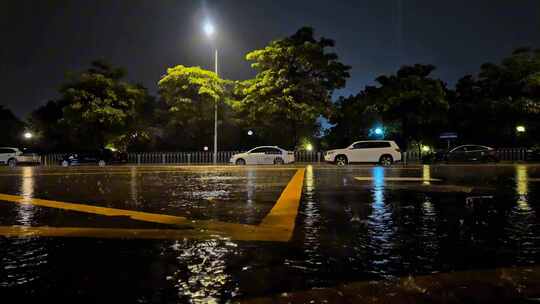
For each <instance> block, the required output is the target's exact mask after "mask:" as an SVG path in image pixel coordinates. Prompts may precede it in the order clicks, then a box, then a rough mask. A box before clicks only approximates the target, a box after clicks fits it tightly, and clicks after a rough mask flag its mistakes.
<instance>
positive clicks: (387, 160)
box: [379, 155, 394, 167]
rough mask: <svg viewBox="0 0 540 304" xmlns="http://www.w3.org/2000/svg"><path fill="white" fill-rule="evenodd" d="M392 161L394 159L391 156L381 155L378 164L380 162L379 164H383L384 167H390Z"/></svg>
mask: <svg viewBox="0 0 540 304" xmlns="http://www.w3.org/2000/svg"><path fill="white" fill-rule="evenodd" d="M393 162H394V159H393V158H392V156H391V155H383V156H381V158H380V159H379V164H381V166H384V167H390V166H391V165H392V163H393Z"/></svg>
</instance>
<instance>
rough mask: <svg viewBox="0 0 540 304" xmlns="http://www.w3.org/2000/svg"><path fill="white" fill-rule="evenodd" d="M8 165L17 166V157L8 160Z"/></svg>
mask: <svg viewBox="0 0 540 304" xmlns="http://www.w3.org/2000/svg"><path fill="white" fill-rule="evenodd" d="M8 166H9V167H10V168H15V167H17V160H16V159H15V158H11V159H10V160H8Z"/></svg>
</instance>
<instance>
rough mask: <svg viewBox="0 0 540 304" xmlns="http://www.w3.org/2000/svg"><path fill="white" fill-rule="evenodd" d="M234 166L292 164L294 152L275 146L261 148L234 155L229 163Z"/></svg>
mask: <svg viewBox="0 0 540 304" xmlns="http://www.w3.org/2000/svg"><path fill="white" fill-rule="evenodd" d="M229 162H230V163H231V164H235V165H270V164H274V165H283V164H290V163H294V152H291V151H287V150H284V149H281V148H279V147H276V146H262V147H257V148H253V149H251V150H249V151H247V152H244V153H238V154H234V155H233V156H232V157H231V160H230V161H229Z"/></svg>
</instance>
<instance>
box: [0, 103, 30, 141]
mask: <svg viewBox="0 0 540 304" xmlns="http://www.w3.org/2000/svg"><path fill="white" fill-rule="evenodd" d="M0 130H2V143H3V145H7V146H18V145H19V144H20V143H21V140H20V138H21V136H22V134H23V132H24V123H23V122H22V121H20V120H19V119H18V118H17V116H15V114H13V112H11V110H9V109H8V108H6V107H5V106H3V105H0Z"/></svg>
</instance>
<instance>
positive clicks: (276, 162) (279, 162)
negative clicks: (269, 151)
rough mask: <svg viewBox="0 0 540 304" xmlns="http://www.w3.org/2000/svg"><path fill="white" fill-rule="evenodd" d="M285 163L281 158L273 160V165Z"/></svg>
mask: <svg viewBox="0 0 540 304" xmlns="http://www.w3.org/2000/svg"><path fill="white" fill-rule="evenodd" d="M284 163H285V162H284V161H283V158H281V157H276V159H274V165H283V164H284Z"/></svg>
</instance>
